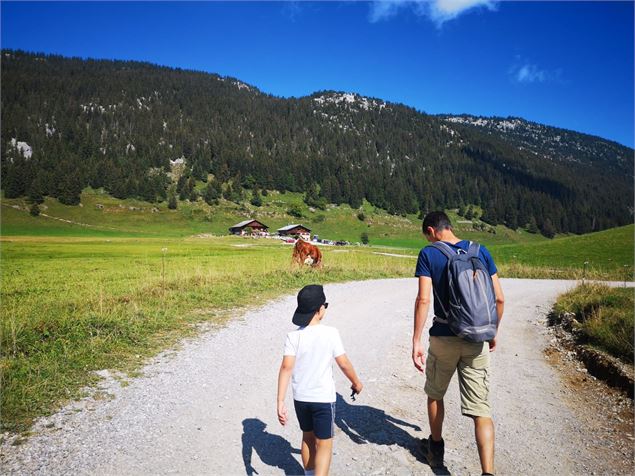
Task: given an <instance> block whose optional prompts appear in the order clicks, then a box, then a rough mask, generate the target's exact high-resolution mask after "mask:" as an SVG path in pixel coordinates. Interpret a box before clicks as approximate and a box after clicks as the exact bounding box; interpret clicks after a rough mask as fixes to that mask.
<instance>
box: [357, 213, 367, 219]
mask: <svg viewBox="0 0 635 476" xmlns="http://www.w3.org/2000/svg"><path fill="white" fill-rule="evenodd" d="M357 219H358V220H359V221H365V220H366V215H364V212H359V213H358V214H357Z"/></svg>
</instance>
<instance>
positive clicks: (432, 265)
mask: <svg viewBox="0 0 635 476" xmlns="http://www.w3.org/2000/svg"><path fill="white" fill-rule="evenodd" d="M444 243H447V244H448V245H450V247H451V248H454V249H457V250H458V249H459V248H460V249H463V250H465V251H467V250H468V248H469V247H470V242H469V241H467V240H462V241H459V242H458V243H456V244H454V245H453V244H452V243H448V242H447V241H444ZM479 258H480V259H481V261H482V262H483V264H484V265H485V267H486V268H487V270H488V271H489V274H490V276H492V275H494V274H496V273H497V271H498V270H497V269H496V265H495V264H494V259H493V258H492V255H491V254H490V253H489V251H488V250H487V248H485V247H484V246H483V245H481V249H480V252H479ZM447 264H448V258H447V257H446V256H445V255H444V254H443V253H442V252H441V251H439V250H438V249H436V248H435V247H434V246H430V245H428V246H426V247H425V248H422V249H421V251H420V252H419V258H418V259H417V269H416V270H415V277H417V278H418V277H419V276H427V277H429V278H432V287H433V288H434V293H433V294H434V315H435V316H438V317H440V318H442V319H446V315H445V313H444V312H443V307H441V305H440V304H439V303H438V301H437V296H438V299H441V300H442V302H443V303H444V304H445V307H448V306H449V302H450V295H449V292H448V286H449V283H448V277H447V274H446V272H447V269H446V268H447ZM430 335H431V336H453V335H456V334H454V332H452V331H451V330H450V328H449V327H448V325H447V324H445V323H443V322H439V321H437V320H436V319H435V320H434V321H433V324H432V327H431V328H430Z"/></svg>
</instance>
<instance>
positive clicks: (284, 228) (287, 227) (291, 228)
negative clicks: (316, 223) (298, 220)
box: [278, 224, 311, 231]
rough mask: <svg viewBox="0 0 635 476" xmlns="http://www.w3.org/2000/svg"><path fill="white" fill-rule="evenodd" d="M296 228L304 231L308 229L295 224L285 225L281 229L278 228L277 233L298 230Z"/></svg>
mask: <svg viewBox="0 0 635 476" xmlns="http://www.w3.org/2000/svg"><path fill="white" fill-rule="evenodd" d="M298 227H302V228H304V229H305V230H309V228H307V227H306V226H304V225H300V224H295V225H287V226H283V227H282V228H278V231H289V230H293V229H294V228H298ZM309 231H311V230H309Z"/></svg>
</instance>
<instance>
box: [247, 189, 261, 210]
mask: <svg viewBox="0 0 635 476" xmlns="http://www.w3.org/2000/svg"><path fill="white" fill-rule="evenodd" d="M250 202H251V204H252V205H253V206H254V207H260V206H262V197H261V196H260V192H259V191H258V188H257V187H256V188H254V189H253V191H252V194H251V201H250Z"/></svg>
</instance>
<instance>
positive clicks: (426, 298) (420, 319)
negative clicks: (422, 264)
mask: <svg viewBox="0 0 635 476" xmlns="http://www.w3.org/2000/svg"><path fill="white" fill-rule="evenodd" d="M431 290H432V279H431V278H430V277H429V276H419V292H418V293H417V299H416V301H415V312H414V321H415V322H414V331H413V333H412V361H413V363H414V364H415V367H416V368H417V370H418V371H419V372H423V367H424V365H425V363H424V362H425V360H424V353H423V345H422V344H421V335H422V334H423V328H424V327H425V325H426V320H427V319H428V309H429V308H430V291H431Z"/></svg>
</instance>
